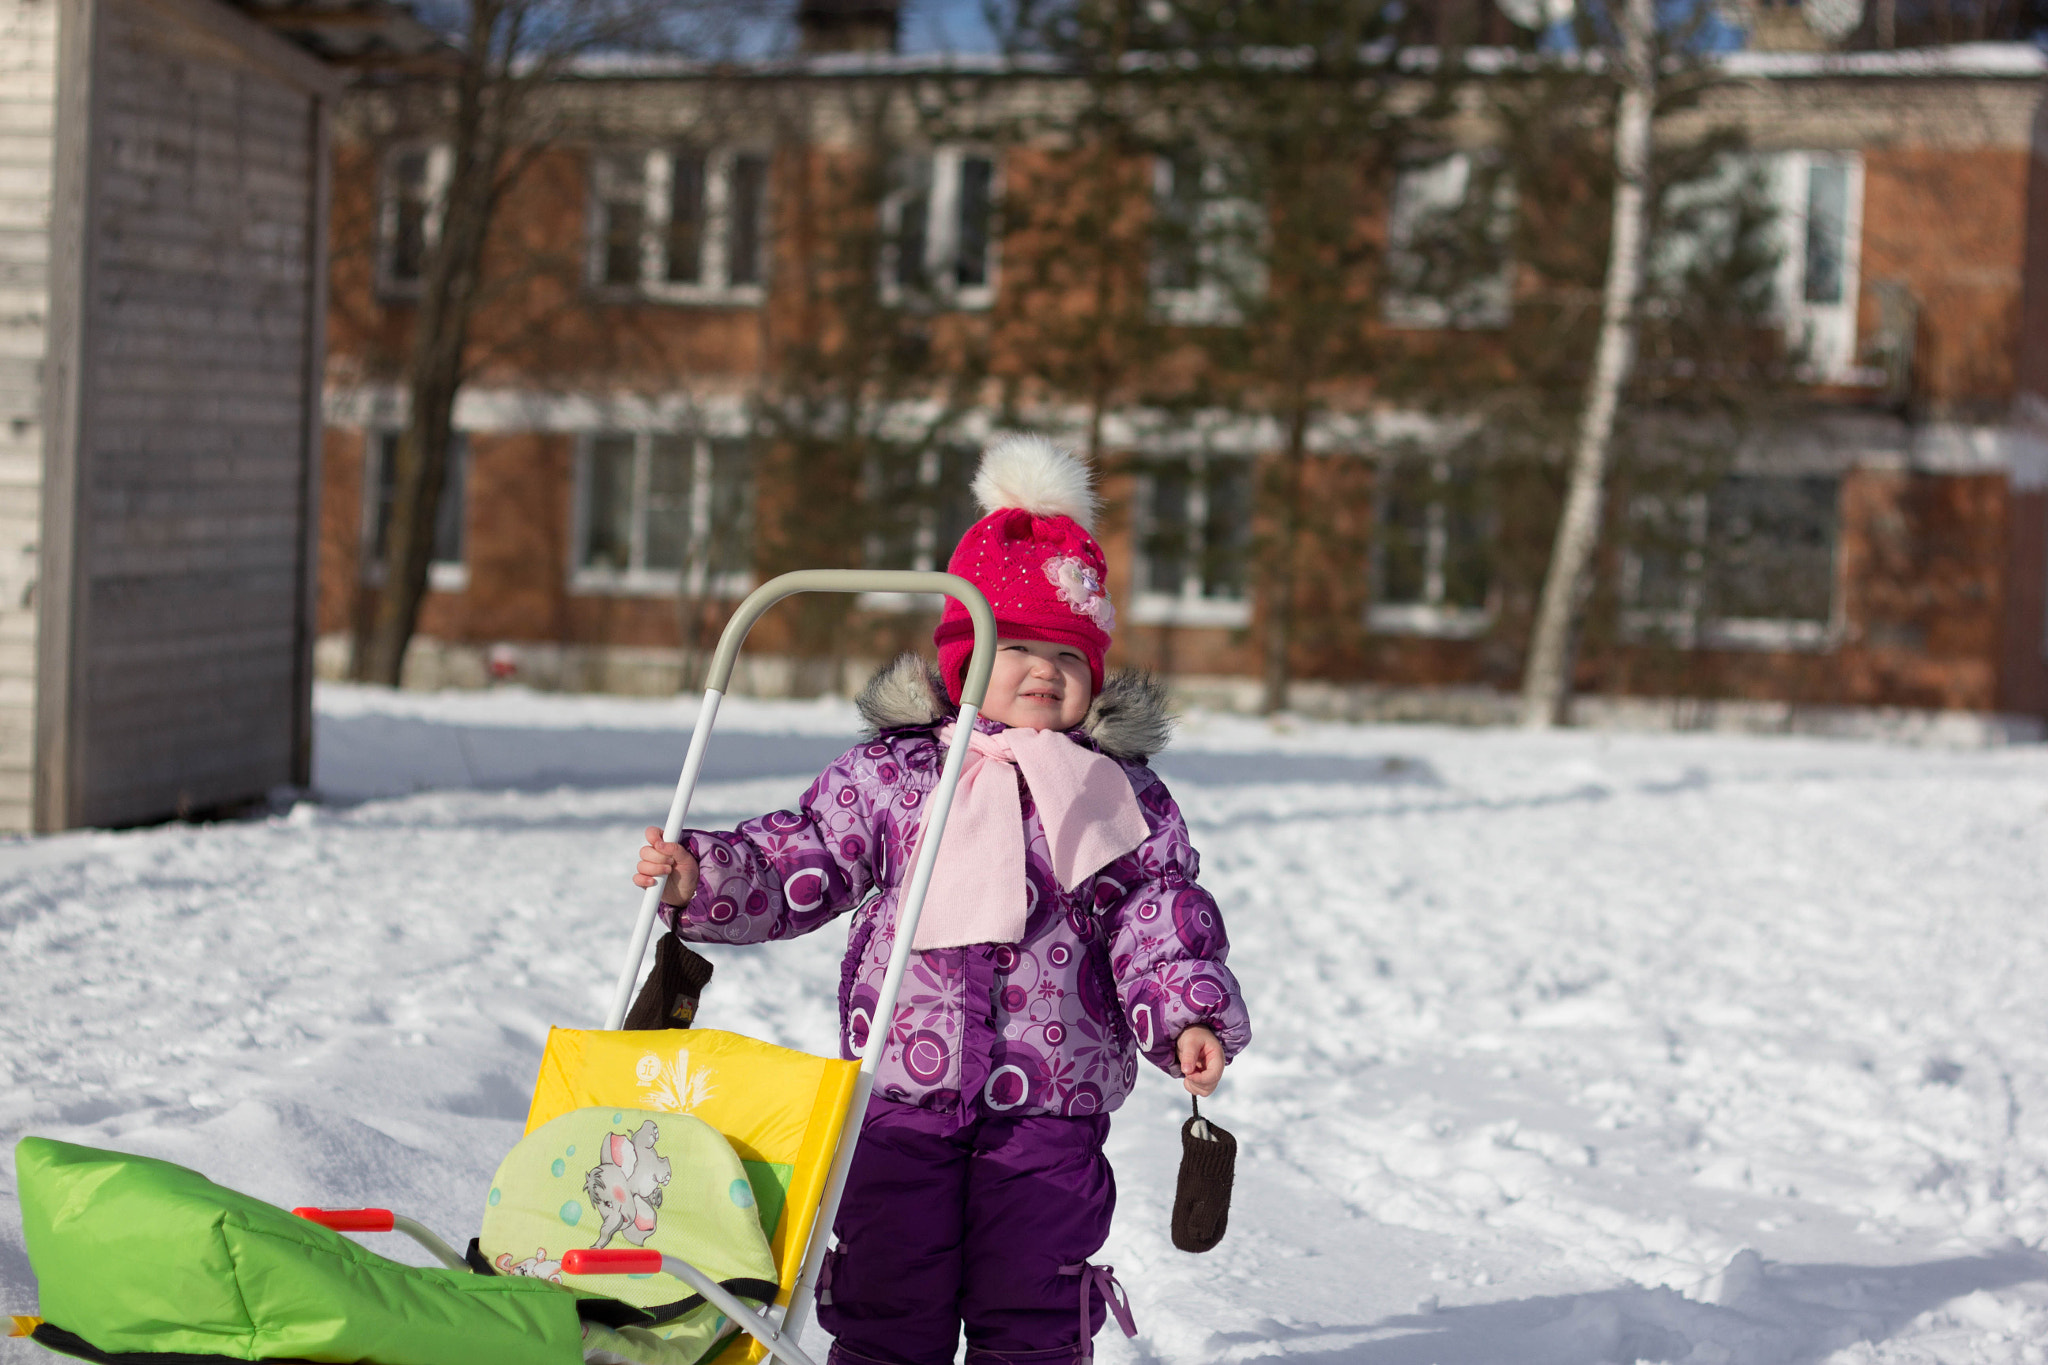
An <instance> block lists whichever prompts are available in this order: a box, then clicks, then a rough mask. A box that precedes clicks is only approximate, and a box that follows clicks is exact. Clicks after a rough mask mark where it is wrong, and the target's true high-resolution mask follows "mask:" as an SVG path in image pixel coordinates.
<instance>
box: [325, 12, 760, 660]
mask: <svg viewBox="0 0 2048 1365" xmlns="http://www.w3.org/2000/svg"><path fill="white" fill-rule="evenodd" d="M740 13H743V6H741V5H740V4H739V3H738V0H730V3H729V2H728V0H681V3H676V2H675V0H462V3H461V4H459V5H458V6H456V7H454V8H452V9H448V10H443V11H440V12H438V13H433V14H429V15H428V16H427V17H429V18H430V19H432V20H435V21H437V26H438V27H440V28H441V29H442V31H443V32H444V33H445V34H446V36H447V38H448V41H449V50H448V53H447V59H446V61H445V63H443V64H441V66H440V68H439V69H437V70H434V71H432V72H431V73H429V74H428V75H427V76H426V78H425V79H422V80H419V81H415V82H414V83H413V84H412V85H411V86H410V88H407V89H403V90H400V91H398V92H396V93H394V94H393V95H392V97H391V98H392V99H393V102H394V104H396V105H398V106H400V107H401V108H404V109H407V110H409V111H410V114H411V117H410V119H409V120H408V121H409V122H410V124H411V130H412V131H413V132H415V133H416V134H418V135H420V136H421V137H422V139H423V140H431V141H434V142H437V143H439V144H441V145H442V146H444V147H445V148H446V156H447V160H448V174H447V180H446V185H445V188H444V189H443V191H442V193H441V194H440V196H439V198H438V200H437V201H436V202H435V203H434V204H433V206H432V209H431V212H430V217H429V220H428V221H429V222H430V223H431V227H430V228H429V227H428V224H427V223H425V222H423V223H422V224H421V225H420V231H421V234H422V237H423V239H424V240H422V241H421V242H420V243H418V246H419V293H418V302H417V304H416V306H415V308H414V310H413V317H412V325H411V328H410V336H409V339H408V342H407V346H406V351H405V356H404V360H403V362H402V370H401V381H400V382H401V387H402V389H403V391H404V394H405V398H406V404H407V413H406V419H405V426H404V428H403V430H402V431H401V432H400V433H399V438H398V441H397V443H396V450H395V452H394V454H393V458H392V501H391V510H390V513H389V519H388V521H387V522H386V530H385V535H384V547H383V564H382V570H383V573H382V588H381V591H380V592H379V594H378V596H377V600H376V604H375V608H374V610H373V611H372V612H371V613H369V614H368V617H367V619H359V622H358V627H357V634H356V638H355V640H354V648H353V650H352V661H351V673H352V675H353V676H354V677H355V678H356V679H358V680H359V681H365V682H380V683H384V684H386V685H389V686H396V685H397V684H398V682H399V677H400V673H401V671H402V669H403V666H404V661H405V651H406V646H407V645H408V644H409V643H410V641H411V639H412V634H413V630H414V627H415V626H416V624H417V622H418V620H419V610H420V604H421V601H422V600H423V599H424V597H425V596H426V590H427V578H428V566H429V563H430V561H431V560H432V558H433V547H434V528H435V523H436V520H437V518H438V516H439V513H440V500H441V489H442V485H443V481H444V478H445V475H446V472H447V465H448V453H449V446H450V441H451V437H452V434H453V429H454V411H455V399H456V395H457V393H458V392H459V390H460V388H461V386H462V383H463V380H464V378H465V377H466V376H467V374H468V373H469V371H470V367H471V364H472V362H473V359H474V357H473V356H472V354H471V324H472V321H473V319H474V317H475V314H476V310H477V307H478V303H479V300H480V298H481V297H482V295H483V290H484V286H485V278H484V260H485V249H486V246H487V245H488V243H489V242H490V240H491V238H492V230H493V226H494V224H495V222H496V220H497V218H498V214H499V211H500V209H501V207H502V206H503V204H504V202H505V199H506V196H507V194H508V192H509V191H510V190H511V188H512V187H513V186H514V185H515V184H516V183H517V182H518V181H519V180H520V178H521V177H522V176H523V175H524V174H525V173H526V172H527V170H528V169H529V168H530V167H531V166H532V165H533V164H534V162H535V160H536V158H537V157H538V156H539V154H540V152H541V151H542V150H543V149H545V148H546V147H547V146H548V145H549V143H550V142H551V141H552V140H553V138H554V136H555V134H556V131H557V129H556V127H555V126H554V120H553V117H552V110H551V108H550V105H549V101H548V100H547V99H546V92H547V90H548V87H549V85H550V84H551V83H552V82H553V81H555V80H556V79H558V78H559V77H560V76H561V75H562V74H563V73H564V72H565V71H566V70H567V69H568V68H569V67H570V66H571V65H572V64H573V63H574V61H575V60H576V59H577V58H578V57H579V56H582V55H583V54H586V53H594V52H606V51H619V50H627V49H638V50H669V51H675V50H685V51H691V50H694V51H704V50H707V49H716V48H718V47H721V46H725V45H727V44H729V42H730V41H731V37H732V34H733V32H734V29H733V26H732V20H733V17H734V16H735V15H737V14H740Z"/></svg>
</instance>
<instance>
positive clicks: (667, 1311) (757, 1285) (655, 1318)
mask: <svg viewBox="0 0 2048 1365" xmlns="http://www.w3.org/2000/svg"><path fill="white" fill-rule="evenodd" d="M462 1259H463V1260H465V1261H467V1262H468V1263H469V1268H470V1269H471V1270H474V1271H475V1272H476V1273H477V1274H479V1275H495V1274H497V1273H498V1271H497V1268H496V1267H495V1266H493V1265H492V1264H491V1263H490V1260H489V1258H487V1257H486V1256H485V1255H484V1252H483V1247H482V1246H481V1245H479V1243H478V1239H476V1238H474V1237H472V1238H470V1239H469V1250H468V1251H466V1252H464V1253H463V1255H462ZM718 1287H719V1288H720V1289H723V1290H724V1291H725V1292H726V1293H728V1294H730V1295H732V1296H733V1297H734V1298H736V1299H753V1300H754V1301H755V1302H757V1303H773V1302H775V1296H776V1295H777V1294H779V1293H781V1292H782V1286H781V1285H779V1284H776V1283H775V1282H774V1281H773V1280H750V1279H747V1278H745V1277H744V1276H739V1277H736V1278H734V1279H730V1280H720V1281H719V1282H718ZM703 1306H704V1296H703V1295H702V1294H692V1295H690V1297H688V1298H686V1299H677V1300H676V1301H675V1302H674V1303H658V1304H656V1305H654V1306H653V1307H652V1308H635V1307H633V1306H632V1305H631V1304H626V1303H621V1302H619V1301H618V1300H617V1299H603V1298H588V1299H579V1300H577V1303H576V1313H577V1316H578V1317H580V1318H582V1319H583V1320H584V1321H585V1322H595V1323H599V1324H602V1325H603V1326H606V1327H659V1326H660V1325H661V1324H662V1323H664V1322H674V1321H675V1320H676V1319H677V1318H679V1317H681V1316H682V1315H683V1314H685V1313H692V1312H695V1311H696V1310H697V1309H699V1308H702V1307H703ZM615 1319H616V1320H615Z"/></svg>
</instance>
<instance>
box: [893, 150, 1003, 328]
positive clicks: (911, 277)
mask: <svg viewBox="0 0 2048 1365" xmlns="http://www.w3.org/2000/svg"><path fill="white" fill-rule="evenodd" d="M889 179H890V186H889V192H888V194H887V195H886V196H885V197H884V198H883V200H882V266H881V285H882V298H883V301H884V302H887V303H890V304H902V303H915V302H926V303H937V304H942V305H944V306H946V307H950V308H987V307H989V306H990V305H991V304H993V303H994V302H995V296H996V291H995V280H996V261H995V205H996V163H995V159H994V158H993V157H991V156H989V155H987V154H986V153H983V152H977V151H970V150H966V149H963V148H959V147H941V148H939V149H938V150H936V151H934V152H932V153H930V154H929V155H922V156H904V157H899V158H898V159H897V160H896V161H895V163H894V164H893V165H892V166H891V168H890V176H889Z"/></svg>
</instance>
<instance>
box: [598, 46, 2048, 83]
mask: <svg viewBox="0 0 2048 1365" xmlns="http://www.w3.org/2000/svg"><path fill="white" fill-rule="evenodd" d="M1376 55H1378V56H1379V57H1380V58H1381V60H1386V59H1387V58H1388V57H1389V56H1391V57H1392V64H1393V65H1394V66H1396V67H1398V68H1400V69H1401V70H1404V71H1429V70H1434V69H1435V68H1436V66H1437V63H1438V61H1439V60H1440V53H1439V52H1438V50H1437V49H1435V48H1433V47H1410V48H1403V49H1401V50H1400V52H1398V53H1389V52H1381V53H1379V54H1376ZM1265 56H1266V60H1265V61H1264V63H1263V65H1266V66H1269V67H1273V68H1275V69H1285V68H1286V67H1287V66H1288V65H1290V64H1291V62H1290V59H1291V58H1294V57H1295V56H1296V54H1294V53H1292V52H1287V51H1280V50H1275V51H1273V52H1271V53H1268V54H1265ZM1598 57H1599V54H1557V55H1547V54H1540V53H1533V52H1526V51H1523V50H1521V49H1518V48H1506V47H1498V48H1494V47H1474V48H1466V49H1463V50H1462V51H1461V52H1460V53H1459V58H1460V60H1461V61H1462V62H1463V64H1464V66H1465V68H1466V69H1467V70H1469V71H1472V72H1474V73H1476V74H1481V75H1493V74H1497V73H1500V72H1505V71H1514V70H1523V71H1536V70H1540V69H1542V68H1543V67H1545V66H1549V65H1552V64H1576V63H1578V62H1580V61H1584V60H1589V59H1590V60H1594V61H1597V60H1598ZM1711 60H1713V61H1714V62H1716V63H1718V64H1719V65H1720V66H1721V67H1722V68H1723V69H1724V70H1726V71H1727V72H1728V73H1729V74H1730V75H1732V76H1740V77H1745V78H1750V79H1762V80H1800V79H1811V78H1816V77H1820V78H1829V79H1841V78H1845V77H1846V78H1856V77H1865V78H1870V79H1896V78H1901V77H1916V76H1918V77H1951V78H1953V77H1980V78H1990V79H2004V80H2012V79H2035V78H2039V77H2041V76H2043V75H2048V52H2044V51H2043V50H2042V49H2041V48H2040V47H2038V46H2036V45H2034V44H2032V43H1958V44H1955V45H1953V46H1950V47H1930V48H1907V49H1900V50H1896V51H1891V52H1729V53H1723V54H1719V55H1717V56H1715V57H1714V58H1712V59H1711ZM1127 65H1128V66H1129V67H1130V68H1131V69H1132V70H1134V71H1142V70H1153V69H1159V68H1161V67H1171V66H1173V65H1175V63H1174V62H1173V61H1172V59H1171V58H1170V57H1169V56H1168V55H1166V54H1159V53H1133V54H1131V57H1130V58H1129V59H1128V61H1127ZM573 69H574V72H575V74H576V75H579V76H585V77H600V78H601V77H614V78H639V79H648V78H661V77H669V78H676V79H690V78H700V77H705V76H712V75H718V76H725V77H733V76H741V77H753V78H757V79H759V78H773V77H783V78H790V77H798V78H800V77H806V76H809V77H828V78H829V77H863V76H867V77H872V76H1057V75H1062V74H1069V72H1070V68H1069V67H1067V65H1066V64H1065V63H1063V62H1062V61H1060V60H1059V59H1057V58H1054V57H1049V56H1046V55H1044V54H1039V53H1024V54H1018V55H1004V54H1001V53H987V52H830V53H820V54H815V55H808V56H798V57H773V58H766V59H762V60H756V61H748V62H739V63H732V62H705V61H700V60H694V59H689V58H681V57H675V56H659V55H650V54H639V53H600V54H591V55H589V56H585V57H583V58H581V59H579V60H578V61H577V62H576V63H575V64H574V68H573Z"/></svg>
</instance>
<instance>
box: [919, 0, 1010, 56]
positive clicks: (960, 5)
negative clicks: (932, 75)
mask: <svg viewBox="0 0 2048 1365" xmlns="http://www.w3.org/2000/svg"><path fill="white" fill-rule="evenodd" d="M903 49H904V50H905V51H906V52H991V51H993V50H994V49H995V36H994V35H993V34H991V33H990V32H989V28H988V24H987V23H986V21H985V20H984V19H983V17H982V9H981V0H907V3H905V5H904V7H903Z"/></svg>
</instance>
